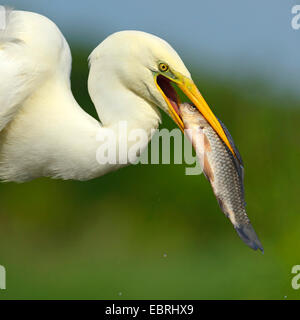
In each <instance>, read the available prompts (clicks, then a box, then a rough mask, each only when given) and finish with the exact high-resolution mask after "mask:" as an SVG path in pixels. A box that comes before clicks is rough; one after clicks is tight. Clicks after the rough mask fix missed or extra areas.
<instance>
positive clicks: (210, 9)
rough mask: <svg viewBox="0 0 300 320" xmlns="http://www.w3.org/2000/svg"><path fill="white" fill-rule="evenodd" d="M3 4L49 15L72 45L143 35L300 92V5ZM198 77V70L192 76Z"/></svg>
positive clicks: (206, 63) (270, 0)
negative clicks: (296, 8)
mask: <svg viewBox="0 0 300 320" xmlns="http://www.w3.org/2000/svg"><path fill="white" fill-rule="evenodd" d="M3 4H7V5H10V6H13V7H14V8H15V9H22V10H30V11H35V12H38V13H41V14H44V15H46V16H47V17H49V18H50V19H52V20H53V21H54V22H55V23H56V24H57V25H58V26H59V27H60V29H61V30H62V32H63V33H64V35H65V36H66V38H67V40H68V41H69V42H77V43H82V44H85V45H86V46H87V47H88V48H89V49H90V50H92V49H93V48H94V47H95V46H96V45H97V44H98V43H99V42H101V41H102V40H103V38H104V37H106V36H108V35H109V34H111V33H112V32H115V31H119V30H125V29H137V30H143V31H146V32H150V33H154V34H156V35H158V36H160V37H162V38H164V39H165V40H167V41H168V42H169V43H170V44H171V45H172V46H173V47H174V48H175V49H176V50H177V51H178V53H179V54H180V56H181V57H182V59H183V60H184V61H185V64H186V65H187V66H188V67H189V63H191V62H193V64H194V63H195V62H196V63H197V64H198V65H199V67H200V68H201V67H203V68H205V69H206V70H209V71H211V72H218V73H220V74H225V75H228V74H232V75H241V76H242V77H245V78H247V76H249V77H250V76H255V75H258V76H263V77H264V78H267V79H268V80H269V81H270V83H273V84H277V85H279V88H280V87H284V88H286V87H288V88H293V91H295V92H298V91H299V90H298V88H299V86H300V83H299V75H300V30H293V29H292V27H291V19H292V17H293V15H292V13H291V9H292V6H293V5H295V4H300V0H294V1H293V0H263V1H262V0H243V1H240V0H226V1H221V0H220V1H213V0H198V1H196V0H189V1H178V0H173V1H171V0H164V1H162V0H161V1H157V0H151V1H142V0H139V1H138V0H126V1H120V0H119V1H116V0H110V1H99V0H98V1H96V0H86V1H58V0H52V1H46V0H17V1H14V0H12V1H6V2H4V3H3ZM191 71H192V70H191Z"/></svg>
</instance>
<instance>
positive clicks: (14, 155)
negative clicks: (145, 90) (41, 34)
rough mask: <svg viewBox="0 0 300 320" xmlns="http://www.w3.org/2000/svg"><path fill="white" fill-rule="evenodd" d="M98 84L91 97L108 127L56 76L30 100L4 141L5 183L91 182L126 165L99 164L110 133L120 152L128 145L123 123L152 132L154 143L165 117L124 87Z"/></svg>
mask: <svg viewBox="0 0 300 320" xmlns="http://www.w3.org/2000/svg"><path fill="white" fill-rule="evenodd" d="M98 85H99V90H97V88H96V86H95V91H94V90H90V94H91V98H92V100H93V102H94V104H95V106H96V109H97V112H98V114H99V117H100V120H101V122H102V125H101V124H100V123H99V122H98V121H97V120H96V119H94V118H92V117H91V116H90V115H88V114H87V113H86V112H85V111H84V110H83V109H82V108H81V107H80V106H79V105H78V104H77V102H76V100H75V99H74V97H73V94H72V92H71V89H70V85H69V83H68V81H67V82H66V80H65V78H62V77H59V76H57V75H55V76H53V77H50V78H49V79H47V80H46V81H45V82H44V83H43V84H42V85H41V87H40V88H39V90H36V92H35V93H34V94H33V95H32V96H31V97H30V98H28V99H27V100H26V102H25V103H24V105H23V106H22V108H21V110H20V112H19V114H18V115H17V116H16V118H15V119H14V120H13V121H12V122H11V124H10V126H9V128H8V129H7V130H6V132H5V133H4V134H3V135H2V137H1V138H2V141H0V157H1V160H3V159H4V160H3V161H2V164H1V165H0V178H2V179H4V180H9V181H25V180H30V179H33V178H36V177H39V176H50V177H54V178H61V179H75V180H88V179H92V178H96V177H98V176H101V175H103V174H105V173H107V172H109V171H111V170H114V169H117V168H119V167H120V166H124V165H126V164H125V163H123V164H121V165H119V164H118V163H107V164H100V163H99V161H97V159H96V156H97V150H98V149H99V147H100V146H101V144H102V143H104V142H105V141H106V143H107V140H105V139H101V136H102V135H103V134H104V133H105V129H110V130H112V131H113V132H115V135H116V137H117V138H118V139H117V140H116V148H117V149H119V148H120V145H119V142H120V141H124V140H122V137H120V134H124V131H123V132H122V133H121V132H120V131H119V128H118V122H119V121H124V120H125V121H126V122H127V129H128V130H132V129H137V128H138V129H143V130H146V132H147V133H148V140H149V139H150V138H151V136H150V132H151V129H153V128H157V127H158V124H159V121H160V118H159V115H158V113H157V112H156V111H155V110H154V109H153V108H152V106H150V105H149V104H148V103H147V102H146V101H144V100H143V99H142V98H140V97H138V96H135V95H134V94H133V93H132V92H131V91H129V90H126V88H124V87H122V86H117V84H114V85H113V86H112V83H109V82H108V81H106V82H105V83H98ZM93 89H94V88H93ZM127 134H128V132H126V135H127ZM119 138H121V139H119ZM147 142H148V141H147ZM131 145H132V143H129V144H128V145H127V148H130V147H131ZM145 146H146V145H145Z"/></svg>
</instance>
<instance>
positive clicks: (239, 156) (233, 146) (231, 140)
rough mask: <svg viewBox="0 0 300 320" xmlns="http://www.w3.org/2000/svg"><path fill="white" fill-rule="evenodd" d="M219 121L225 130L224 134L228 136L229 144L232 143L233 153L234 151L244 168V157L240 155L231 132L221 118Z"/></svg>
mask: <svg viewBox="0 0 300 320" xmlns="http://www.w3.org/2000/svg"><path fill="white" fill-rule="evenodd" d="M218 121H219V122H220V125H221V127H222V128H223V130H224V132H225V134H226V137H227V139H228V141H229V143H230V145H231V147H232V149H233V151H234V153H235V155H236V158H237V160H238V162H239V164H240V165H241V166H242V167H244V163H243V159H242V156H241V154H240V152H239V150H238V148H237V146H236V145H235V143H234V141H233V138H232V136H231V134H230V132H229V130H228V129H227V128H226V126H225V124H224V123H223V122H222V121H221V120H220V119H219V118H218Z"/></svg>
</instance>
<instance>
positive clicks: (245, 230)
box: [234, 223, 264, 253]
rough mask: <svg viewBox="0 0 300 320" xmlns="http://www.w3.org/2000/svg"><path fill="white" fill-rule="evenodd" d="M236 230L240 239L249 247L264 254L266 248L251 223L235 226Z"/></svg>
mask: <svg viewBox="0 0 300 320" xmlns="http://www.w3.org/2000/svg"><path fill="white" fill-rule="evenodd" d="M234 228H235V230H236V232H237V234H238V235H239V237H240V238H241V239H242V240H243V241H244V242H245V243H246V245H247V246H249V247H250V248H252V249H254V250H257V249H259V250H260V251H261V252H262V253H264V248H263V246H262V244H261V243H260V241H259V239H258V236H257V235H256V233H255V231H254V229H253V227H252V225H251V224H250V223H247V224H244V225H239V226H234Z"/></svg>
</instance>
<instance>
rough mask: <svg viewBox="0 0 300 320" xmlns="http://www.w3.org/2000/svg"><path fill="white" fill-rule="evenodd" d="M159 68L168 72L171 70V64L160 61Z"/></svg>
mask: <svg viewBox="0 0 300 320" xmlns="http://www.w3.org/2000/svg"><path fill="white" fill-rule="evenodd" d="M159 70H160V71H162V72H166V71H168V70H169V66H168V65H167V64H165V63H160V64H159Z"/></svg>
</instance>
